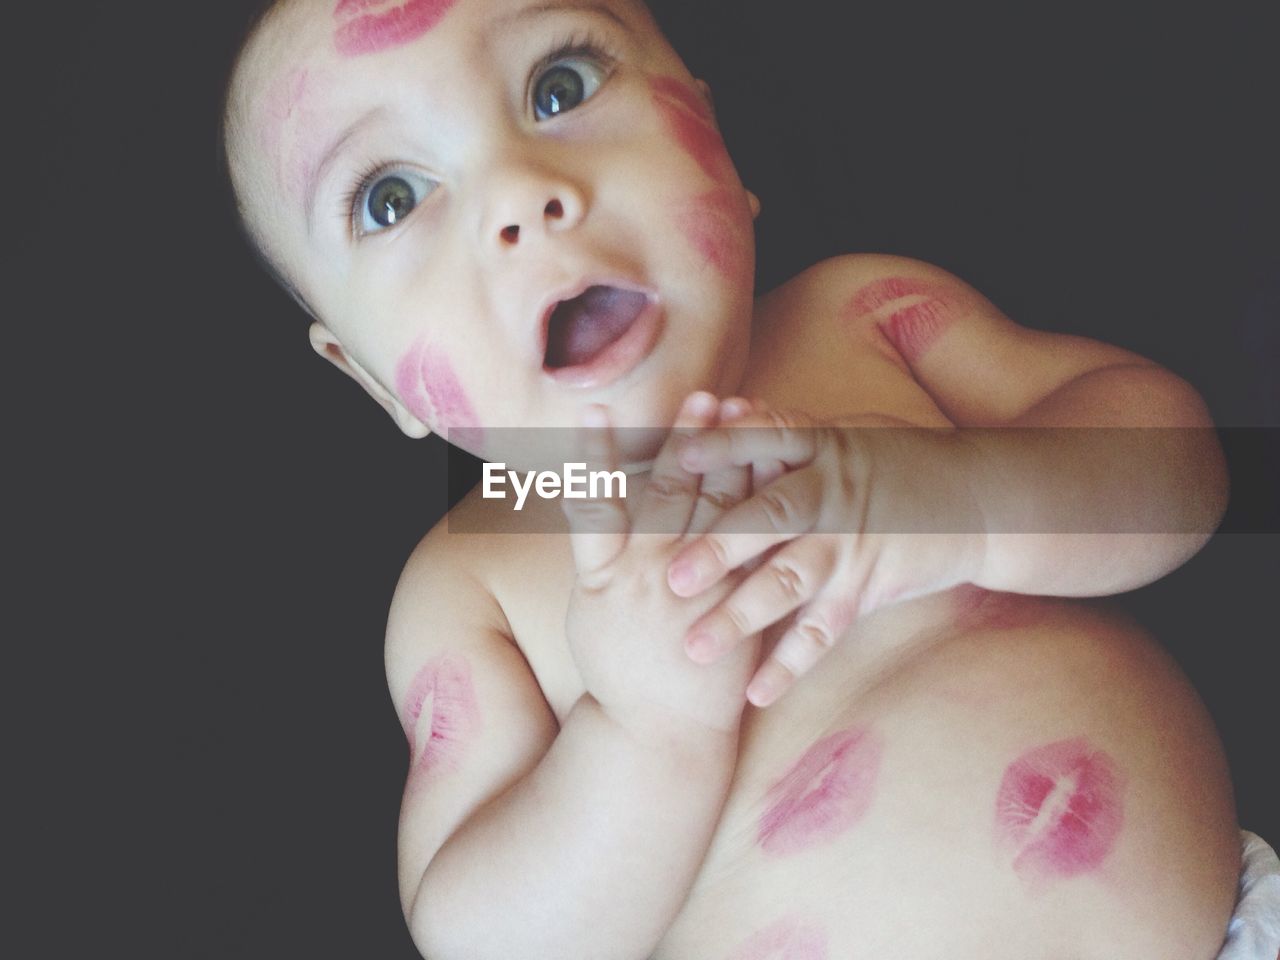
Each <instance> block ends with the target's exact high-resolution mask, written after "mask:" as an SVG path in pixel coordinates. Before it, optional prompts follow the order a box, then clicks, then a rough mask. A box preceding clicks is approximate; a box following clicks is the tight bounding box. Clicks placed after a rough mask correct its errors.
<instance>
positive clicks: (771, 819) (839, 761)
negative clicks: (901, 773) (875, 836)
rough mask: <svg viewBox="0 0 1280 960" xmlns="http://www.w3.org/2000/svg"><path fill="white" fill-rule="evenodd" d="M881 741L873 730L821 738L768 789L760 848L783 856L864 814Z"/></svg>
mask: <svg viewBox="0 0 1280 960" xmlns="http://www.w3.org/2000/svg"><path fill="white" fill-rule="evenodd" d="M881 753H882V744H881V740H880V737H879V736H878V735H877V734H876V733H875V732H874V731H872V730H869V729H860V728H856V727H855V728H853V729H849V730H841V731H839V732H837V733H833V734H832V735H831V736H829V737H826V738H824V739H822V740H819V741H818V742H817V743H815V744H814V745H813V746H812V747H810V748H809V749H808V750H806V751H805V754H804V756H802V757H801V758H800V760H799V761H798V762H797V763H796V764H795V766H793V767H792V768H791V769H790V770H788V771H787V773H786V774H784V775H783V777H782V779H781V780H779V781H778V782H777V783H776V784H774V786H773V788H772V789H770V791H769V794H768V797H767V800H768V803H769V806H768V808H767V809H766V810H765V812H764V814H763V815H762V816H761V817H760V828H759V835H758V836H759V841H760V848H761V849H762V850H764V852H765V853H767V854H771V855H773V856H787V855H789V854H793V853H798V852H799V851H801V850H806V849H808V848H810V847H813V846H815V845H816V844H819V843H822V842H824V841H827V840H831V839H833V838H835V837H836V836H838V835H839V834H841V833H844V832H845V831H846V830H848V829H849V828H850V827H852V826H853V825H854V824H855V823H857V822H858V821H859V820H861V819H862V817H863V815H864V814H866V812H867V810H868V808H870V806H871V801H872V799H873V797H874V794H875V786H876V777H877V774H878V773H879V772H880V755H881Z"/></svg>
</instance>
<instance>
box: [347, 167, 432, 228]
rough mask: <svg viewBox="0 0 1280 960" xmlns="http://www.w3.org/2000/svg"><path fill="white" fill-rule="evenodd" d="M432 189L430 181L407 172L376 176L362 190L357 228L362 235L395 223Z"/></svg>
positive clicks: (405, 215)
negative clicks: (376, 177)
mask: <svg viewBox="0 0 1280 960" xmlns="http://www.w3.org/2000/svg"><path fill="white" fill-rule="evenodd" d="M434 189H435V184H434V183H433V182H432V181H430V180H428V179H427V178H426V177H423V176H420V175H418V174H414V173H410V172H409V171H403V172H397V173H395V174H392V175H390V176H385V177H379V178H378V179H376V180H374V181H373V183H372V184H370V185H369V187H368V188H367V189H366V190H365V191H364V196H363V199H362V200H361V201H360V206H359V208H358V209H357V214H358V219H357V222H356V228H357V231H358V232H359V233H360V234H361V235H363V234H368V233H377V232H378V231H380V230H385V229H386V228H387V227H393V226H395V225H396V224H397V223H399V222H400V221H401V220H403V219H404V218H405V217H407V216H409V214H411V213H412V212H413V210H414V208H415V207H416V206H417V205H418V204H420V203H421V202H422V201H423V200H425V199H426V198H427V194H429V193H430V192H431V191H432V190H434Z"/></svg>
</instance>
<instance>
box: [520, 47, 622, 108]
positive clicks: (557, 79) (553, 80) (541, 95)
mask: <svg viewBox="0 0 1280 960" xmlns="http://www.w3.org/2000/svg"><path fill="white" fill-rule="evenodd" d="M605 77H606V73H605V70H604V68H603V67H602V66H601V65H600V64H598V63H595V62H593V61H591V60H587V59H585V58H583V57H566V58H564V59H563V60H558V61H556V62H555V63H553V64H551V65H550V66H549V67H547V69H545V70H544V71H542V73H541V74H540V75H539V76H538V79H537V80H536V81H535V83H534V85H533V112H534V115H535V116H536V117H537V118H538V119H539V120H547V119H549V118H551V117H554V116H556V115H558V114H561V113H564V112H565V111H567V110H572V109H573V108H574V107H576V106H578V105H579V104H580V103H582V102H583V101H584V100H586V99H588V98H589V97H591V95H592V94H594V93H595V92H596V91H597V90H598V89H600V84H602V83H603V82H604V81H605Z"/></svg>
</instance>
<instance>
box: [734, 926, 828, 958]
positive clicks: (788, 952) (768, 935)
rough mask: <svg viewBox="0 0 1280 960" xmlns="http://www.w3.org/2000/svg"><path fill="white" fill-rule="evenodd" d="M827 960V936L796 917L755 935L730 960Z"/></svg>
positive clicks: (768, 927)
mask: <svg viewBox="0 0 1280 960" xmlns="http://www.w3.org/2000/svg"><path fill="white" fill-rule="evenodd" d="M826 957H827V938H826V935H825V934H824V933H823V932H822V931H821V930H818V929H817V928H815V927H810V926H805V925H804V924H802V923H801V922H800V921H799V920H798V919H796V918H795V917H786V918H784V919H782V920H779V921H777V922H776V923H771V924H770V925H769V926H767V927H765V928H764V929H763V930H759V931H757V932H756V933H754V934H752V935H751V937H750V938H749V939H748V940H747V941H746V942H744V943H743V944H742V946H740V947H739V948H738V949H737V952H735V953H734V954H733V956H732V957H730V960H826Z"/></svg>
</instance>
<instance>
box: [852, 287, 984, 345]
mask: <svg viewBox="0 0 1280 960" xmlns="http://www.w3.org/2000/svg"><path fill="white" fill-rule="evenodd" d="M964 301H965V295H964V292H963V291H961V290H959V289H958V288H953V287H950V286H948V285H947V284H945V283H937V282H933V281H929V280H919V279H916V278H914V277H886V278H885V279H883V280H876V281H874V282H873V283H869V284H867V285H866V286H864V287H861V288H860V289H859V290H858V291H857V292H856V293H855V294H854V295H853V297H851V298H850V300H849V303H848V305H847V306H846V308H845V313H846V315H847V316H848V317H849V319H850V320H859V319H861V318H863V317H867V316H871V315H874V316H875V318H876V325H877V326H878V327H879V328H880V331H881V332H882V333H883V334H884V335H885V337H886V339H888V341H889V342H890V343H892V344H893V346H894V349H895V350H897V351H898V353H900V354H901V355H902V358H903V359H904V360H906V361H907V363H908V364H913V363H915V362H916V361H917V360H919V359H920V358H921V357H922V356H924V354H925V353H926V352H927V351H928V349H929V348H930V347H931V346H933V344H934V343H935V342H936V341H937V339H938V338H939V337H940V336H942V334H943V333H944V332H945V331H946V329H947V328H948V327H950V326H951V324H952V323H954V322H955V320H956V319H957V317H958V316H959V315H960V308H961V307H962V306H963V305H964Z"/></svg>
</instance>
